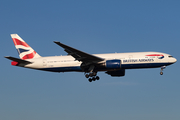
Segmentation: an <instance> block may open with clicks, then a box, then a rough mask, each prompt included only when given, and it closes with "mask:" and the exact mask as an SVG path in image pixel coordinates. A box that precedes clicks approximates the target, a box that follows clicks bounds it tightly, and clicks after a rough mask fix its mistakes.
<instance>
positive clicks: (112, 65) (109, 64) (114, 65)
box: [105, 60, 121, 69]
mask: <svg viewBox="0 0 180 120" xmlns="http://www.w3.org/2000/svg"><path fill="white" fill-rule="evenodd" d="M105 66H106V68H109V69H120V68H121V60H107V61H106V62H105Z"/></svg>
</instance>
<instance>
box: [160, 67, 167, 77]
mask: <svg viewBox="0 0 180 120" xmlns="http://www.w3.org/2000/svg"><path fill="white" fill-rule="evenodd" d="M165 68H166V66H162V67H161V72H160V75H163V70H164V69H165Z"/></svg>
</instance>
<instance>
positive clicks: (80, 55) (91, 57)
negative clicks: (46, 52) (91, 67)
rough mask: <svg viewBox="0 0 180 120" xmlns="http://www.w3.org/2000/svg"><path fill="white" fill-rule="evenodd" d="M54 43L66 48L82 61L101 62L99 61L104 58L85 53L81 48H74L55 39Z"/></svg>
mask: <svg viewBox="0 0 180 120" xmlns="http://www.w3.org/2000/svg"><path fill="white" fill-rule="evenodd" d="M54 43H56V44H57V45H59V46H61V47H62V48H64V51H66V52H67V53H68V55H71V56H72V57H74V58H75V59H76V60H78V61H82V62H99V61H103V60H104V59H103V58H100V57H97V56H94V55H91V54H88V53H85V52H83V51H80V50H77V49H75V48H72V47H70V46H67V45H65V44H62V43H60V42H57V41H54Z"/></svg>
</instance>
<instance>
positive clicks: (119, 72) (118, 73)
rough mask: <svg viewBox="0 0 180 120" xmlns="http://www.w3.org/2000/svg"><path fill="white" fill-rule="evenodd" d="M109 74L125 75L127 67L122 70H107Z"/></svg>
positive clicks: (114, 75) (115, 75)
mask: <svg viewBox="0 0 180 120" xmlns="http://www.w3.org/2000/svg"><path fill="white" fill-rule="evenodd" d="M106 73H107V74H108V75H111V76H113V77H120V76H124V75H125V69H122V70H116V71H107V72H106Z"/></svg>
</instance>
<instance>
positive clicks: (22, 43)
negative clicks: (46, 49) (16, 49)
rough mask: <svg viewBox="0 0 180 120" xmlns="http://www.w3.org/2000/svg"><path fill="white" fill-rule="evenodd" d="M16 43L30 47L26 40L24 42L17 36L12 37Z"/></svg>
mask: <svg viewBox="0 0 180 120" xmlns="http://www.w3.org/2000/svg"><path fill="white" fill-rule="evenodd" d="M12 39H13V42H14V44H15V45H23V46H25V47H30V46H29V45H28V44H27V43H26V42H22V41H20V40H18V39H17V38H12Z"/></svg>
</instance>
